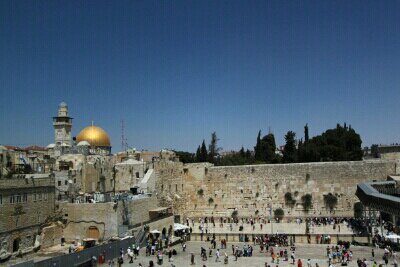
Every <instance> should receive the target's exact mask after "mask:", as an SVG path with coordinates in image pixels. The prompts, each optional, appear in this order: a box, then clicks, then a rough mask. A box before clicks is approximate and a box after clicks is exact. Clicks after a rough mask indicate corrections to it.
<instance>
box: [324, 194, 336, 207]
mask: <svg viewBox="0 0 400 267" xmlns="http://www.w3.org/2000/svg"><path fill="white" fill-rule="evenodd" d="M324 202H325V206H326V207H327V208H329V209H330V210H333V209H334V208H335V207H336V205H337V202H338V199H337V197H336V196H334V195H332V193H329V194H327V195H324Z"/></svg>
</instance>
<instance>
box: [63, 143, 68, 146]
mask: <svg viewBox="0 0 400 267" xmlns="http://www.w3.org/2000/svg"><path fill="white" fill-rule="evenodd" d="M61 146H70V145H68V144H67V143H62V144H61Z"/></svg>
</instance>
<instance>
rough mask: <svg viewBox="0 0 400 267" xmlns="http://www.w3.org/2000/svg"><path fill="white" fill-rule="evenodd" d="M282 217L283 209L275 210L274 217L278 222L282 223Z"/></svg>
mask: <svg viewBox="0 0 400 267" xmlns="http://www.w3.org/2000/svg"><path fill="white" fill-rule="evenodd" d="M284 215H285V212H284V211H283V209H281V208H277V209H276V210H274V216H275V218H276V219H278V220H279V221H282V219H283V216H284Z"/></svg>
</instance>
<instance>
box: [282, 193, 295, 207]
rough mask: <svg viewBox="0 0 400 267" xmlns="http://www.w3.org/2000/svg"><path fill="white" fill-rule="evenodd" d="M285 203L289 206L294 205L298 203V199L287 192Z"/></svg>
mask: <svg viewBox="0 0 400 267" xmlns="http://www.w3.org/2000/svg"><path fill="white" fill-rule="evenodd" d="M285 204H286V205H287V206H289V207H291V208H292V207H293V206H294V204H296V200H294V199H293V197H292V193H290V192H286V194H285Z"/></svg>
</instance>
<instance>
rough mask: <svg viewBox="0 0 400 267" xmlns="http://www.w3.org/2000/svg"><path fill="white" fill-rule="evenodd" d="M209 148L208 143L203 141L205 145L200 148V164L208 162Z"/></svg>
mask: <svg viewBox="0 0 400 267" xmlns="http://www.w3.org/2000/svg"><path fill="white" fill-rule="evenodd" d="M207 156H208V153H207V147H206V142H205V141H204V140H203V143H202V144H201V148H200V157H199V162H207Z"/></svg>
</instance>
